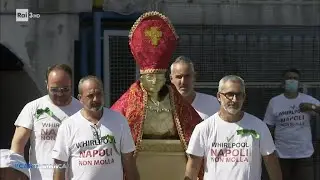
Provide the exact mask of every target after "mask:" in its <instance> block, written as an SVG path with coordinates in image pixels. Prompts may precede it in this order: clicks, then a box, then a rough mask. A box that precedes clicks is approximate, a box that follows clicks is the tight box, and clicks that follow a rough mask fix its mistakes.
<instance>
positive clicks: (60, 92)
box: [11, 64, 82, 180]
mask: <svg viewBox="0 0 320 180" xmlns="http://www.w3.org/2000/svg"><path fill="white" fill-rule="evenodd" d="M46 83H47V90H48V95H45V96H43V97H41V98H39V99H36V100H34V101H32V102H29V103H28V104H27V105H25V106H24V108H23V109H22V111H21V113H20V114H19V116H18V118H17V120H16V122H15V126H16V130H15V134H14V136H13V139H12V144H11V150H12V151H13V152H15V153H18V154H21V155H23V154H24V148H25V145H26V143H27V142H28V140H29V139H30V150H29V161H30V163H31V164H33V166H32V167H38V168H31V169H30V179H32V180H52V173H53V169H49V168H41V166H43V165H52V164H53V160H52V158H51V157H50V156H51V151H52V148H53V146H54V143H55V138H56V133H57V131H58V127H59V126H60V124H61V122H62V121H63V120H64V119H65V118H67V117H69V116H71V115H73V114H74V113H76V112H77V111H79V110H80V109H81V107H82V106H81V104H80V102H79V101H78V100H77V99H75V98H73V97H72V70H71V68H70V67H69V66H68V65H65V64H58V65H54V66H52V67H49V68H48V70H47V73H46Z"/></svg>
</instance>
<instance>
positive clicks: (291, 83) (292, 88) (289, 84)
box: [285, 79, 299, 92]
mask: <svg viewBox="0 0 320 180" xmlns="http://www.w3.org/2000/svg"><path fill="white" fill-rule="evenodd" d="M298 84H299V82H298V81H297V80H293V79H289V80H286V81H285V89H286V91H288V92H297V91H298Z"/></svg>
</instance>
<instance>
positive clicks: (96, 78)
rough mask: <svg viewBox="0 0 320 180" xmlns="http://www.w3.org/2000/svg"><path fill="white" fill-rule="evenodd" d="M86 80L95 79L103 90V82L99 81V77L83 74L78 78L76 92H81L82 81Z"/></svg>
mask: <svg viewBox="0 0 320 180" xmlns="http://www.w3.org/2000/svg"><path fill="white" fill-rule="evenodd" d="M88 80H92V81H95V82H96V83H97V84H98V85H99V86H100V87H101V89H102V90H103V83H102V81H101V79H99V78H98V77H97V76H92V75H88V76H85V77H83V78H81V79H80V81H79V84H78V92H79V94H82V85H83V83H84V82H86V81H88Z"/></svg>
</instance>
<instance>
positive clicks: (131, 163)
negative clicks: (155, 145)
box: [122, 152, 140, 180]
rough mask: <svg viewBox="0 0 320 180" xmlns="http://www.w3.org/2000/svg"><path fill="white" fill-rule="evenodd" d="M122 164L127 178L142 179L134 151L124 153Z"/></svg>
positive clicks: (129, 179)
mask: <svg viewBox="0 0 320 180" xmlns="http://www.w3.org/2000/svg"><path fill="white" fill-rule="evenodd" d="M122 164H123V169H124V172H125V174H126V179H127V180H140V175H139V172H138V169H137V165H136V160H135V158H134V157H133V152H130V153H122Z"/></svg>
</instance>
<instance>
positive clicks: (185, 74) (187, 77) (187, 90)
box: [170, 56, 220, 119]
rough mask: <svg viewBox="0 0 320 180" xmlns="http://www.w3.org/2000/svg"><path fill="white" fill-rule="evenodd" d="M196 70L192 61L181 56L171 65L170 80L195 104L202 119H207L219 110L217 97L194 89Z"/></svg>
mask: <svg viewBox="0 0 320 180" xmlns="http://www.w3.org/2000/svg"><path fill="white" fill-rule="evenodd" d="M195 74H196V73H195V71H194V66H193V63H192V61H191V60H190V59H189V58H187V57H185V56H179V57H178V58H177V59H176V60H175V62H173V63H172V64H171V67H170V80H171V83H172V84H174V85H175V87H176V88H177V90H178V91H179V93H180V94H181V95H182V96H183V97H184V98H185V99H186V100H187V101H188V102H189V103H190V104H191V105H192V106H193V108H194V109H195V110H196V111H197V112H198V114H199V115H200V117H201V118H202V119H207V118H208V117H210V116H212V115H213V114H214V113H216V112H217V111H218V110H219V107H220V104H219V101H218V100H217V98H216V97H214V96H211V95H208V94H204V93H200V92H196V91H195V90H194V82H195Z"/></svg>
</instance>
